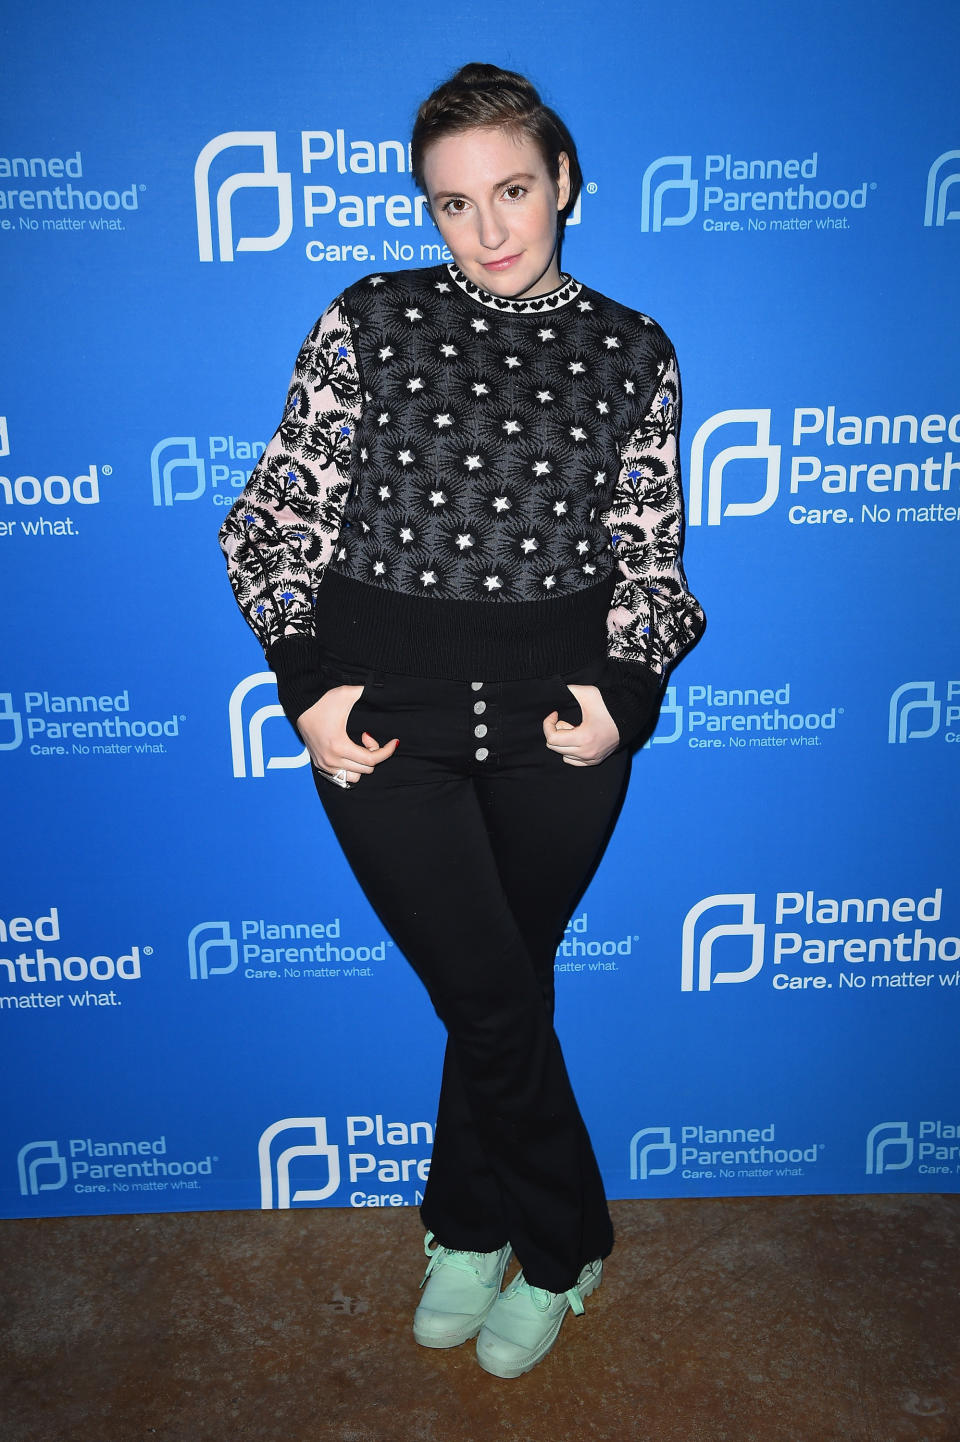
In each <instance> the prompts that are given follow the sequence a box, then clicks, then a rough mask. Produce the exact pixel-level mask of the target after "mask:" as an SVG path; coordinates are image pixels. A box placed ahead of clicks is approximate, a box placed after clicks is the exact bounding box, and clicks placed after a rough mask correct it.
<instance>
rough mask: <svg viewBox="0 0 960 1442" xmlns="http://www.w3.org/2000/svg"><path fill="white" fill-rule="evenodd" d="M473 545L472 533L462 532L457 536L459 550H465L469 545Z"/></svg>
mask: <svg viewBox="0 0 960 1442" xmlns="http://www.w3.org/2000/svg"><path fill="white" fill-rule="evenodd" d="M472 545H473V537H472V536H471V535H469V534H463V533H461V534H460V535H459V536H457V549H458V550H459V551H465V550H466V549H467V547H468V546H472Z"/></svg>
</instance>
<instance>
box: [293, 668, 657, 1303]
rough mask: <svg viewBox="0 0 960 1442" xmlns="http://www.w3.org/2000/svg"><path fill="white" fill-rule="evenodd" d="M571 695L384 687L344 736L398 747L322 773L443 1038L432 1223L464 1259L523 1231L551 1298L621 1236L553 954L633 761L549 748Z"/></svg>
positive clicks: (429, 1196)
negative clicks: (565, 754) (547, 724)
mask: <svg viewBox="0 0 960 1442" xmlns="http://www.w3.org/2000/svg"><path fill="white" fill-rule="evenodd" d="M561 687H562V683H559V682H547V681H535V682H529V683H521V682H510V683H503V684H502V685H495V684H491V685H485V686H483V687H482V688H473V689H471V687H470V685H469V683H464V682H449V683H439V682H428V683H423V682H418V681H412V680H409V681H402V680H401V679H400V678H396V677H393V678H387V681H386V685H385V687H384V688H382V690H381V691H380V692H379V693H378V692H377V688H375V687H371V688H369V692H365V693H364V696H363V697H362V698H361V701H360V703H358V714H352V716H351V726H350V730H351V732H352V733H353V732H354V731H356V732H357V733H359V730H360V728H361V726H368V727H369V729H371V730H372V732H373V734H374V735H376V736H377V738H378V740H382V739H385V738H386V737H387V736H388V735H397V734H399V735H400V738H401V739H400V748H399V749H398V752H397V755H396V756H395V757H392V758H391V759H390V760H389V761H386V762H384V763H383V764H382V765H381V766H380V767H378V768H377V769H376V771H375V772H374V774H373V776H371V777H365V778H363V780H362V781H361V782H359V783H358V785H357V786H356V787H355V788H353V789H352V790H351V791H349V792H340V791H338V790H337V789H336V788H334V787H332V786H331V785H330V784H329V783H328V782H325V781H322V780H319V779H318V782H317V785H318V790H319V791H320V795H321V798H322V800H323V802H324V805H325V809H326V811H327V814H328V816H329V817H330V820H331V823H332V824H333V827H334V830H335V832H336V834H337V837H338V839H339V841H340V843H341V846H342V847H343V850H344V852H345V854H346V856H347V859H348V860H349V861H350V864H351V866H352V867H353V869H354V871H355V874H356V875H357V878H358V880H359V882H360V884H361V886H362V887H363V889H364V891H365V893H366V895H367V897H368V898H369V900H370V902H371V904H372V905H373V906H374V908H375V909H376V910H377V912H378V914H379V915H380V917H381V919H382V920H383V922H384V925H385V926H386V927H387V929H388V931H389V932H390V933H391V935H392V936H393V938H394V940H395V941H396V943H397V945H398V946H399V947H400V949H401V950H402V951H403V952H404V954H405V955H406V956H407V959H408V960H409V961H410V963H411V965H412V966H413V967H414V969H415V970H416V971H417V973H418V975H419V976H420V977H421V979H422V980H423V982H424V984H425V986H426V987H427V990H428V992H429V994H430V997H431V1000H432V1001H433V1004H434V1007H435V1008H436V1010H437V1013H438V1014H439V1016H440V1017H441V1019H442V1020H443V1021H444V1023H445V1025H446V1027H447V1031H448V1037H449V1040H448V1046H447V1056H446V1060H445V1066H444V1081H443V1086H442V1090H441V1099H440V1107H439V1115H438V1122H437V1133H436V1139H435V1144H434V1153H433V1160H432V1163H431V1173H430V1179H429V1181H428V1184H427V1188H426V1193H425V1197H424V1202H423V1206H422V1208H421V1214H422V1216H423V1220H424V1223H425V1225H426V1226H427V1227H428V1228H429V1229H430V1230H431V1231H433V1232H435V1233H436V1235H437V1237H438V1239H439V1240H440V1241H441V1242H443V1243H444V1244H445V1245H446V1246H448V1247H454V1248H460V1249H462V1250H467V1251H493V1250H495V1249H497V1248H499V1247H501V1246H502V1245H503V1244H504V1243H505V1242H506V1241H508V1240H509V1241H510V1242H511V1243H512V1244H513V1247H514V1250H515V1251H516V1253H517V1255H518V1257H519V1258H520V1261H521V1263H522V1264H523V1266H524V1270H525V1274H526V1275H527V1278H528V1280H529V1281H530V1283H531V1284H532V1285H534V1286H539V1287H543V1288H546V1289H549V1290H551V1291H557V1292H560V1291H565V1290H566V1288H568V1287H570V1286H572V1285H573V1283H574V1282H575V1280H576V1277H577V1275H578V1274H579V1272H580V1270H581V1268H582V1266H583V1265H584V1263H585V1262H587V1261H590V1260H592V1259H593V1258H595V1257H599V1256H605V1255H606V1254H607V1253H608V1252H609V1250H610V1247H611V1245H612V1229H611V1227H610V1220H609V1214H608V1212H607V1208H606V1201H605V1198H604V1194H603V1186H602V1182H601V1180H600V1175H599V1170H598V1168H597V1164H596V1160H595V1158H594V1155H593V1150H592V1147H591V1145H590V1140H589V1137H588V1135H587V1132H586V1128H585V1127H584V1124H583V1121H582V1118H581V1116H580V1113H579V1109H578V1107H577V1104H576V1100H575V1098H574V1095H573V1092H572V1089H571V1087H570V1082H569V1078H568V1076H567V1072H566V1067H565V1065H564V1061H563V1056H562V1053H561V1050H560V1046H559V1042H558V1041H557V1037H556V1034H555V1032H554V1029H553V1020H552V1012H553V956H554V952H555V950H556V947H557V945H558V943H559V941H560V938H561V936H562V934H563V929H564V927H565V925H566V922H567V920H568V919H569V915H570V912H571V910H572V908H573V905H574V903H575V901H576V899H577V897H578V895H579V894H580V891H581V890H582V887H583V885H584V883H585V880H586V878H587V876H588V875H589V873H590V871H591V870H592V867H593V865H594V863H595V861H596V858H597V855H598V853H599V850H600V849H601V847H602V844H603V841H604V838H605V836H606V834H607V832H608V830H609V826H610V823H611V820H612V817H613V815H614V814H615V812H616V810H617V807H618V804H619V800H620V797H621V795H622V790H623V784H624V779H625V773H626V769H627V766H628V764H629V763H628V758H627V756H626V755H625V754H624V753H615V754H614V756H612V757H610V758H608V759H607V761H606V762H604V763H602V764H601V765H600V766H599V767H584V768H578V767H571V766H567V765H566V764H564V763H563V761H562V760H561V758H560V757H559V756H558V755H556V754H555V753H553V752H550V751H549V750H548V749H547V748H546V746H545V744H544V739H543V733H542V730H541V729H540V722H541V721H542V717H543V716H544V715H546V714H547V712H548V711H550V710H551V709H553V708H554V707H555V706H557V705H558V703H559V705H560V707H561V713H562V708H563V707H567V708H569V709H568V714H569V715H570V717H571V719H573V720H576V719H577V714H578V713H577V707H576V703H575V702H573V700H572V694H571V693H570V692H568V691H566V688H565V687H562V689H560V688H561ZM478 694H482V696H483V698H484V701H483V705H484V711H483V713H482V718H483V719H482V723H481V724H482V725H483V726H484V727H485V731H484V733H483V739H484V743H485V744H484V746H483V747H482V748H480V747H478V746H477V742H476V740H475V738H474V730H475V727H474V724H473V723H474V722H475V721H477V714H475V712H474V707H475V705H476V700H477V696H478ZM356 710H357V708H355V711H356ZM381 732H383V735H382V736H381V734H380V733H381ZM480 749H483V751H484V753H485V754H484V756H483V758H479V757H478V752H479V750H480ZM488 762H492V763H493V764H492V765H487V763H488Z"/></svg>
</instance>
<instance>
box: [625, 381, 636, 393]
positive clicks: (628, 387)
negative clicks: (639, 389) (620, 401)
mask: <svg viewBox="0 0 960 1442" xmlns="http://www.w3.org/2000/svg"><path fill="white" fill-rule="evenodd" d="M623 388H624V390H625V391H626V393H627V395H628V396H632V395H633V393H634V391H635V390H636V386H635V385H634V384H633V381H631V380H625V381H624V383H623Z"/></svg>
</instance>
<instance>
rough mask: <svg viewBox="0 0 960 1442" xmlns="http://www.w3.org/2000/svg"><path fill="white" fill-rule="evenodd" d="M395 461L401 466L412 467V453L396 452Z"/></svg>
mask: <svg viewBox="0 0 960 1442" xmlns="http://www.w3.org/2000/svg"><path fill="white" fill-rule="evenodd" d="M397 460H398V461H399V462H400V464H401V466H412V465H413V452H412V451H397Z"/></svg>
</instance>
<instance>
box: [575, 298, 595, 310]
mask: <svg viewBox="0 0 960 1442" xmlns="http://www.w3.org/2000/svg"><path fill="white" fill-rule="evenodd" d="M577 309H578V310H593V306H592V305H591V304H590V302H589V301H588V300H578V301H577Z"/></svg>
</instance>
